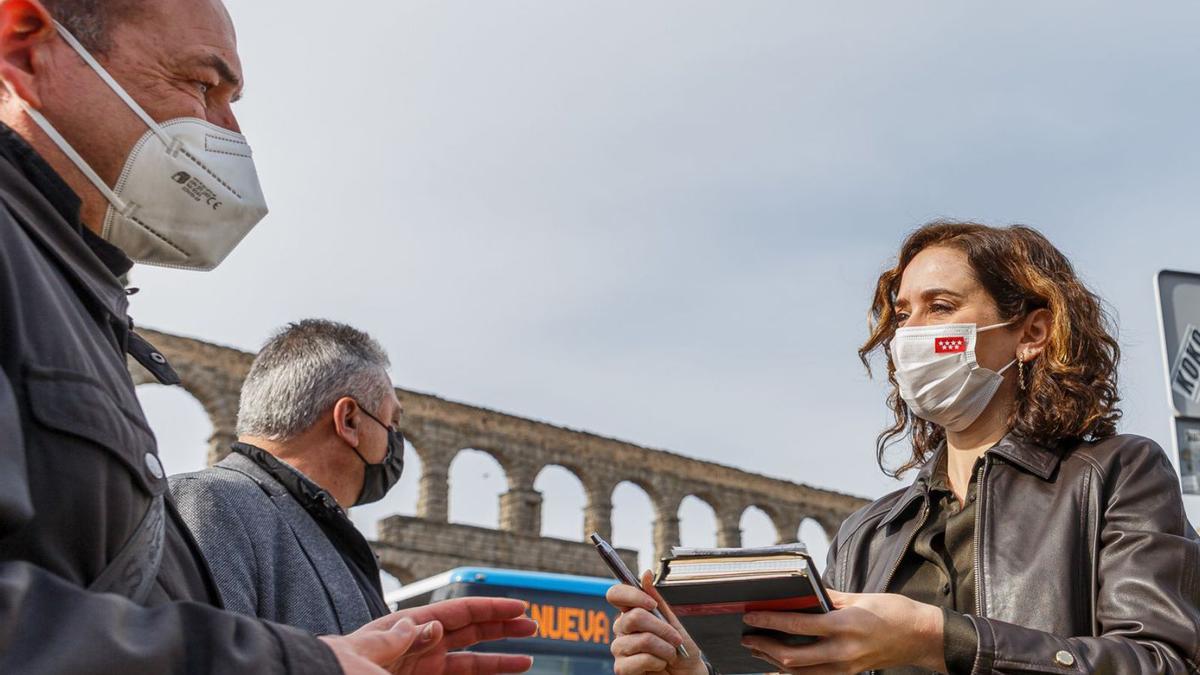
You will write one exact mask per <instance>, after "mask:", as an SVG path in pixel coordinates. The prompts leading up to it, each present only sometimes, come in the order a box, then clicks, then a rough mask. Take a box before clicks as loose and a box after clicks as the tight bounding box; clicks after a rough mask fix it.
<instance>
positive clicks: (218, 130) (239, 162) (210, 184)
mask: <svg viewBox="0 0 1200 675" xmlns="http://www.w3.org/2000/svg"><path fill="white" fill-rule="evenodd" d="M55 26H56V27H57V28H58V32H59V34H60V35H62V37H63V39H64V40H66V42H67V44H69V45H71V47H72V48H73V49H74V50H75V51H76V52H78V53H79V56H80V57H82V58H83V60H84V61H85V62H86V63H87V64H88V65H89V66H91V68H92V70H94V71H96V74H97V75H99V76H100V79H102V80H104V82H105V83H106V84H107V85H108V86H109V88H111V89H112V90H113V92H114V93H116V95H117V96H118V97H120V99H121V100H122V101H124V102H125V104H126V105H128V106H129V107H130V109H132V110H133V112H134V113H136V114H137V116H138V117H139V118H141V120H142V121H143V122H144V123H145V124H146V126H147V127H148V128H149V130H148V131H147V132H146V133H145V135H143V136H142V138H141V139H140V140H138V142H137V143H135V144H134V146H133V150H131V151H130V153H129V157H128V158H126V160H125V167H124V169H123V170H122V171H121V176H120V178H119V179H117V184H116V185H114V186H113V187H111V188H110V187H109V186H108V185H107V184H106V183H105V182H104V181H103V180H102V179H101V178H100V176H99V175H97V174H96V172H95V171H94V170H92V167H91V166H89V165H88V163H87V162H86V161H84V159H83V158H82V157H81V156H80V155H79V153H78V152H76V151H75V149H74V148H73V147H71V144H70V143H68V142H67V141H66V139H64V138H63V137H62V135H61V134H59V133H58V131H57V130H56V129H55V128H54V126H53V125H51V124H50V122H49V121H48V120H47V119H46V118H45V117H44V116H42V114H41V113H40V112H38V111H37V110H35V109H33V107H31V106H29V105H28V104H26V103H25V102H24V101H21V104H22V105H23V106H24V108H25V111H26V112H27V113H28V114H29V116H30V117H31V118H33V121H34V122H36V123H37V125H38V126H39V127H41V128H42V130H43V131H45V132H46V134H47V135H48V136H49V137H50V138H51V140H53V141H54V143H55V144H56V145H58V147H59V149H60V150H62V151H63V153H64V154H65V155H66V156H67V157H69V158H70V159H71V161H72V162H74V163H75V166H77V167H79V170H80V171H82V172H83V174H84V175H85V176H87V178H88V180H90V181H91V182H92V184H93V185H95V186H96V189H97V190H99V191H100V193H101V194H103V195H104V197H105V199H107V200H108V211H107V212H106V214H105V217H104V227H103V230H102V231H101V235H102V236H103V237H104V238H105V239H107V240H108V241H109V242H111V243H112V244H113V245H115V246H117V247H118V248H120V249H121V250H123V251H124V252H125V254H126V255H128V256H129V257H130V258H132V259H133V260H135V261H137V262H140V263H145V264H148V265H161V266H163V267H178V268H183V269H193V270H210V269H212V268H214V267H216V266H217V265H218V264H220V262H221V261H222V260H224V259H225V256H227V255H229V252H230V251H232V250H233V249H234V247H236V246H237V245H238V243H239V242H241V240H242V238H244V237H245V236H246V234H247V233H249V232H250V230H251V229H252V228H253V227H254V226H255V225H257V224H258V222H259V221H261V220H262V219H263V217H264V216H266V215H267V204H266V200H265V199H264V198H263V194H262V188H261V187H260V186H259V184H258V173H257V172H256V171H255V169H254V159H253V157H252V154H251V152H250V146H249V145H248V144H247V143H246V138H245V137H244V136H242V135H241V134H239V133H237V132H234V131H230V130H228V129H224V128H222V127H219V126H217V125H215V124H211V123H209V122H207V121H205V120H202V119H198V118H195V117H182V118H179V119H173V120H169V121H167V122H163V123H162V124H159V123H157V122H155V121H154V120H153V119H152V118H151V117H150V116H149V115H147V114H146V112H145V111H144V110H142V108H141V106H139V105H138V104H137V102H136V101H134V100H133V98H132V97H130V96H129V94H128V93H126V91H125V90H124V89H123V88H122V87H121V85H119V84H117V82H116V80H114V79H113V78H112V76H111V75H109V74H108V71H106V70H105V69H104V67H103V66H101V65H100V64H99V63H98V62H97V61H96V59H95V58H93V57H92V55H91V54H89V53H88V51H87V49H85V48H84V47H83V45H81V44H79V41H78V40H76V39H75V37H74V36H73V35H71V33H70V32H69V31H67V29H66V28H63V27H62V26H61V25H59V24H58V23H55Z"/></svg>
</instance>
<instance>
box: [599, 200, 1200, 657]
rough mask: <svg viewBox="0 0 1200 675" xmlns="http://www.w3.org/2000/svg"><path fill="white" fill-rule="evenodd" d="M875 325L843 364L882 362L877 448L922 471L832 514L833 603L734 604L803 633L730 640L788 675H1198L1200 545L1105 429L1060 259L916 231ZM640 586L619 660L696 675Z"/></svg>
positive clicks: (1109, 352)
mask: <svg viewBox="0 0 1200 675" xmlns="http://www.w3.org/2000/svg"><path fill="white" fill-rule="evenodd" d="M870 316H871V325H870V327H871V334H870V337H869V338H868V340H867V342H866V344H864V345H863V347H862V348H861V349H860V350H859V355H860V357H861V358H862V359H863V362H864V364H867V365H868V370H869V368H870V366H869V362H868V360H869V358H870V356H871V355H872V354H874V353H876V352H881V353H882V355H883V358H885V359H886V361H887V372H888V381H889V382H890V383H891V385H892V393H891V395H890V397H889V400H888V403H889V405H890V407H891V408H892V411H893V413H894V415H895V422H894V424H892V426H891V427H889V428H888V429H886V430H885V431H884V432H883V433H882V434H881V435H880V437H879V440H878V443H877V447H876V454H877V458H878V460H879V463H880V466H881V467H882V468H884V470H885V471H887V472H888V473H890V474H892V475H896V476H898V475H900V474H902V473H904V472H906V471H908V470H910V469H914V468H919V471H918V473H917V476H916V480H915V481H914V482H913V484H912V485H910V486H909V487H907V488H905V489H902V490H898V491H896V492H894V493H892V494H890V495H887V496H885V497H883V498H882V499H879V500H877V501H876V502H874V503H872V504H870V505H869V506H867V507H865V508H863V509H862V510H860V511H859V512H858V513H856V514H854V515H853V516H851V517H850V518H849V519H847V520H846V522H845V523H843V525H842V527H841V529H840V530H839V532H838V534H837V537H836V538H835V540H834V541H833V542H832V544H831V546H830V551H829V562H828V566H827V569H826V570H825V578H826V581H827V583H828V585H829V586H830V587H832V588H833V589H837V590H836V591H831V593H830V595H831V596H832V598H833V601H834V605H835V606H836V607H837V609H836V610H835V611H833V612H830V613H828V614H823V615H810V614H795V613H782V612H752V613H749V614H747V615H746V623H748V624H750V625H751V626H757V627H761V628H772V629H776V630H782V631H785V632H788V633H793V634H797V635H815V636H818V637H819V638H820V639H819V640H818V641H816V642H815V643H812V644H809V645H803V646H789V645H787V644H784V643H783V642H781V641H778V640H773V639H769V638H764V637H747V638H745V640H744V644H745V645H746V647H747V648H749V649H750V650H752V651H753V652H754V653H755V654H756V655H758V656H759V658H761V659H763V660H764V661H766V662H768V663H771V664H774V665H775V666H776V667H777V668H778V669H779V670H781V671H784V672H789V673H857V672H861V671H867V670H874V671H880V672H883V673H888V674H899V673H906V674H907V673H925V672H931V671H936V672H948V673H1092V672H1096V673H1130V674H1140V673H1196V672H1197V671H1198V669H1200V666H1198V659H1200V656H1198V654H1200V542H1198V539H1197V536H1196V533H1195V531H1194V530H1193V529H1192V528H1191V526H1190V525H1189V524H1188V523H1187V520H1186V518H1185V516H1184V509H1183V501H1182V498H1181V496H1180V490H1179V481H1178V478H1177V476H1176V475H1175V473H1174V470H1173V469H1172V468H1171V465H1170V463H1169V462H1168V460H1167V457H1166V455H1165V454H1164V453H1163V451H1162V449H1161V448H1159V447H1158V446H1157V445H1156V444H1155V443H1154V442H1153V441H1151V440H1149V439H1146V438H1143V437H1140V436H1132V435H1118V434H1117V433H1116V422H1117V420H1118V419H1119V418H1120V410H1119V409H1118V408H1117V403H1118V396H1117V385H1116V378H1117V362H1118V359H1119V355H1120V352H1119V348H1118V345H1117V342H1116V340H1115V339H1114V338H1113V336H1112V334H1111V332H1110V328H1109V321H1108V317H1107V315H1106V314H1105V312H1104V310H1103V307H1102V306H1101V302H1100V300H1099V298H1097V297H1096V295H1095V294H1093V293H1092V292H1091V291H1089V290H1088V289H1087V287H1086V286H1084V284H1083V283H1082V282H1081V281H1080V280H1079V278H1078V277H1077V276H1076V274H1075V271H1074V269H1073V268H1072V266H1071V264H1070V262H1069V261H1068V260H1067V259H1066V257H1065V256H1063V254H1062V253H1061V252H1059V251H1058V249H1056V248H1055V247H1054V246H1053V245H1052V244H1051V243H1050V242H1049V241H1047V240H1046V238H1045V237H1043V236H1042V235H1041V234H1040V233H1038V232H1037V231H1035V230H1033V229H1031V228H1028V227H1020V226H1015V227H1008V228H992V227H987V226H983V225H978V224H974V223H957V222H935V223H931V224H929V225H926V226H924V227H922V228H920V229H918V230H917V231H916V232H914V233H912V234H911V235H910V236H909V237H908V238H907V239H906V240H905V242H904V243H903V245H902V246H901V248H900V255H899V257H898V260H897V264H896V266H895V267H894V268H893V269H891V270H888V271H886V272H884V273H883V274H882V275H881V276H880V278H879V282H878V285H877V287H876V291H875V297H874V301H873V303H872V306H871V312H870ZM902 439H908V441H909V442H910V443H911V454H910V455H909V456H908V457H907V459H906V460H905V461H904V462H903V463H902V464H901V465H900V467H899V468H898V469H897V470H895V471H888V470H887V468H886V467H884V453H885V450H886V449H887V447H889V445H891V444H892V443H893V442H894V441H898V440H902ZM646 582H647V583H646V585H645V589H644V590H645V592H643V591H639V590H638V589H635V588H632V587H629V586H617V587H614V589H613V590H612V591H611V592H610V594H609V598H610V600H611V601H612V602H613V604H615V605H617V606H618V607H620V608H621V609H622V610H623V612H622V615H621V617H620V618H619V619H618V620H617V621H616V623H615V624H614V629H615V631H616V633H617V634H618V637H617V638H616V639H615V640H614V641H613V643H612V651H613V653H614V654H615V655H616V657H617V662H616V672H617V673H620V674H621V675H628V674H631V673H643V672H666V673H671V674H673V675H674V674H683V673H688V674H689V675H690V674H693V673H696V674H702V673H705V672H707V670H708V669H707V667H706V665H705V664H704V662H703V661H702V659H701V658H700V657H699V656H697V654H698V650H697V648H696V646H695V644H694V643H693V642H692V641H691V639H690V638H688V636H687V634H686V632H685V631H684V630H683V628H682V627H681V626H680V625H679V623H678V622H677V621H675V620H674V617H673V616H672V615H671V614H670V612H669V611H668V612H667V613H666V614H667V616H668V617H669V620H668V622H663V621H659V620H657V619H655V618H654V617H653V615H652V614H651V613H649V612H647V611H646V609H647V608H651V607H652V606H655V605H662V604H663V603H662V600H661V598H659V597H658V596H657V594H655V593H654V591H653V588H652V587H650V586H649V583H648V578H647V579H646ZM666 609H669V608H666ZM680 643H682V644H685V645H686V646H687V647H688V651H689V653H690V654H692V655H693V656H691V657H689V658H687V659H683V658H678V657H676V656H675V652H674V645H676V644H680Z"/></svg>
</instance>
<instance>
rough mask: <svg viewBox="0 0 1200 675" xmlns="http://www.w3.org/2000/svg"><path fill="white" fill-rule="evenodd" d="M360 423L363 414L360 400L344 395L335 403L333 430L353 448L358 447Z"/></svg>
mask: <svg viewBox="0 0 1200 675" xmlns="http://www.w3.org/2000/svg"><path fill="white" fill-rule="evenodd" d="M360 424H362V414H361V411H359V409H358V401H355V400H354V399H353V398H350V397H349V396H343V397H341V398H339V399H338V400H337V403H334V404H333V430H334V432H335V433H336V434H337V435H338V436H340V437H341V439H342V440H343V441H345V442H346V444H347V445H349V446H350V447H352V448H357V447H358V443H359V425H360Z"/></svg>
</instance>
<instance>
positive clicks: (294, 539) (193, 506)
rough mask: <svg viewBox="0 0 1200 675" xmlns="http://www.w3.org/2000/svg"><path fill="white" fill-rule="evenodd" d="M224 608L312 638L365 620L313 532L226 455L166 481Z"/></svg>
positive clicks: (255, 469) (283, 494) (249, 466)
mask: <svg viewBox="0 0 1200 675" xmlns="http://www.w3.org/2000/svg"><path fill="white" fill-rule="evenodd" d="M171 492H172V493H173V494H174V496H175V500H176V502H177V503H178V505H179V512H180V514H181V515H182V516H183V520H184V521H185V522H186V523H187V525H188V527H189V528H191V530H192V533H193V534H194V535H195V537H196V541H198V542H199V543H200V548H201V550H202V551H203V553H204V557H205V558H207V559H208V564H209V566H210V567H212V572H213V577H215V578H216V580H217V586H218V587H219V588H220V589H221V597H222V598H223V599H224V601H225V607H226V608H228V609H230V610H232V611H234V612H240V613H242V614H249V615H252V616H257V617H260V618H263V619H268V620H270V621H275V622H278V623H284V624H288V625H291V626H297V627H299V628H303V629H305V630H307V631H310V632H312V633H315V634H317V635H331V634H338V635H341V634H345V633H349V632H351V631H353V630H355V629H356V628H358V627H359V626H362V625H363V624H365V623H367V622H369V621H370V620H371V612H370V610H369V609H368V607H367V603H366V600H364V599H363V596H362V592H361V591H360V590H359V587H358V584H356V583H355V581H354V577H353V576H352V574H351V572H350V570H349V569H348V568H347V567H346V563H345V561H343V560H342V557H341V555H340V554H339V553H338V552H337V550H336V549H334V547H333V544H332V543H331V542H330V541H329V538H328V537H326V536H325V533H324V532H323V531H321V527H320V526H319V525H317V522H316V521H315V520H313V519H312V516H310V515H309V514H308V512H307V511H305V510H304V507H302V506H301V505H300V503H299V502H297V501H296V500H295V499H294V498H293V497H292V496H291V494H290V493H289V492H288V491H287V490H286V489H285V488H284V487H283V485H281V484H280V483H279V481H277V480H275V479H274V478H272V477H271V475H270V474H269V473H267V472H266V471H264V470H263V469H262V468H261V467H259V466H258V465H257V464H255V463H254V462H253V461H251V460H250V459H248V458H247V457H245V456H243V455H240V454H238V453H236V452H235V453H233V454H231V455H229V457H226V458H225V459H224V460H222V461H221V462H220V463H219V464H217V465H216V466H214V467H212V468H209V469H205V470H203V471H197V472H195V473H187V474H180V475H177V476H172V477H171Z"/></svg>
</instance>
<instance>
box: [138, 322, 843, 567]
mask: <svg viewBox="0 0 1200 675" xmlns="http://www.w3.org/2000/svg"><path fill="white" fill-rule="evenodd" d="M142 332H143V333H144V334H145V335H146V337H147V339H149V340H150V341H151V342H152V343H154V345H155V346H157V347H158V348H159V349H161V350H162V352H163V354H164V355H165V356H166V357H167V359H169V360H170V362H171V363H172V365H174V366H175V369H176V370H177V371H179V374H180V376H181V378H182V379H183V387H184V389H186V390H187V391H188V392H190V393H191V394H192V395H193V396H195V397H196V399H197V400H198V401H199V402H200V404H201V405H202V406H203V408H204V410H205V411H206V412H207V414H208V416H209V418H210V419H211V421H212V424H213V434H212V436H211V437H210V438H209V451H208V461H209V463H213V462H216V461H219V460H220V459H221V458H223V457H224V456H225V455H226V454H228V452H229V444H230V443H231V442H233V440H235V437H236V434H235V425H236V419H237V402H238V392H239V390H240V388H241V383H242V380H243V379H245V376H246V372H247V371H248V370H249V368H250V362H251V360H252V359H253V358H254V355H253V354H250V353H247V352H243V351H240V350H237V349H231V348H228V347H220V346H217V345H213V344H210V343H207V342H203V341H200V340H194V339H191V338H185V337H180V336H176V335H169V334H166V333H159V332H154V331H148V330H147V331H142ZM130 368H131V372H133V374H134V379H135V381H137V382H138V383H139V384H144V383H150V382H152V381H153V380H152V378H151V377H150V375H149V374H148V373H146V372H145V371H143V370H142V369H141V367H140V366H136V365H133V364H132V362H131V366H130ZM396 393H397V395H398V396H399V397H400V401H401V403H402V404H403V406H404V429H403V431H404V435H405V436H406V437H407V438H408V439H409V440H410V441H411V442H412V445H413V448H414V449H415V450H416V452H417V455H418V456H419V457H420V460H421V482H420V499H419V501H418V506H417V510H418V512H417V516H416V517H407V516H391V517H388V518H385V519H384V520H382V521H380V523H379V526H378V541H376V542H373V543H374V544H375V546H376V550H377V552H378V553H379V556H380V558H381V560H382V561H383V565H384V568H385V569H386V570H387V571H388V572H390V573H391V574H393V575H395V576H396V577H397V578H399V579H400V580H401V581H402V582H408V581H411V580H413V579H419V578H422V577H425V576H429V575H432V574H436V573H438V572H441V571H444V570H446V569H450V568H451V567H455V566H458V565H467V564H471V565H480V564H485V565H494V566H501V567H517V568H523V569H537V570H543V571H547V572H569V573H583V574H596V575H606V574H607V571H606V570H605V568H604V567H603V566H602V565H601V564H600V562H599V558H598V557H597V556H596V554H595V552H594V551H593V549H592V547H591V546H590V545H589V544H585V543H583V541H582V540H583V539H585V538H586V535H587V534H590V533H591V532H599V533H601V534H602V535H604V536H606V537H611V535H612V494H613V490H614V489H616V487H617V485H618V484H620V483H622V482H624V481H628V482H631V483H634V484H635V485H637V486H639V487H640V488H642V489H643V490H645V491H646V494H647V495H649V496H650V499H651V501H652V502H653V503H654V509H655V514H654V547H655V552H656V555H661V554H662V553H663V552H664V551H666V550H667V549H669V548H670V546H672V545H675V544H677V543H678V541H679V516H678V514H679V506H680V503H681V502H682V501H683V500H684V499H685V498H686V497H687V496H689V495H693V496H695V497H698V498H699V499H701V500H703V501H704V502H706V503H707V504H708V505H709V506H711V507H712V509H713V511H714V513H716V516H717V527H718V530H717V543H718V545H721V546H737V545H739V544H740V543H741V530H740V523H741V519H742V514H743V513H744V512H745V511H746V509H748V508H750V507H758V508H759V509H762V510H763V511H764V512H765V513H766V514H767V515H768V516H769V517H770V518H771V520H772V521H773V522H774V524H775V528H776V532H777V536H778V540H779V541H781V542H785V541H794V540H795V537H796V533H797V531H798V530H799V528H800V524H801V522H802V521H803V520H804V519H805V518H812V519H813V520H815V521H816V522H817V523H819V524H820V525H821V527H822V528H823V529H824V530H825V532H826V534H827V535H829V536H830V537H832V536H833V534H834V533H835V532H836V531H837V527H838V525H839V524H840V523H841V521H842V520H843V519H844V518H845V517H846V516H848V515H849V514H850V513H852V512H853V511H854V510H855V509H857V508H859V507H860V506H862V505H863V504H865V503H866V502H865V500H862V499H860V498H857V497H852V496H850V495H845V494H841V493H838V492H833V491H830V490H822V489H819V488H814V487H810V486H807V485H801V484H797V483H791V482H789V481H785V480H779V479H776V478H770V477H767V476H763V475H760V474H755V473H750V472H747V471H741V470H739V469H734V468H731V467H727V466H722V465H720V464H715V463H712V462H703V461H700V460H695V459H689V458H687V457H683V456H681V455H677V454H674V453H671V452H666V451H663V450H652V449H648V448H643V447H640V446H637V445H634V444H632V443H625V442H622V441H618V440H614V439H611V438H604V437H602V436H597V435H595V434H591V433H587V432H582V431H574V430H571V429H566V428H563V427H558V426H554V425H552V424H547V423H545V422H538V421H534V420H529V419H525V418H521V417H516V416H514V415H508V414H505V413H500V412H495V411H492V410H487V409H484V408H478V407H475V406H470V405H466V404H462V403H455V402H452V401H446V400H444V399H441V398H438V397H436V396H431V395H429V394H422V393H418V392H413V391H407V390H404V389H397V390H396ZM465 449H474V450H480V451H483V452H486V453H488V454H489V455H491V456H492V457H494V458H495V459H496V461H497V462H498V463H499V464H500V466H501V467H502V468H503V469H504V472H505V474H506V476H507V480H508V491H507V492H505V493H504V494H503V495H501V497H500V529H499V530H492V529H489V528H480V527H472V526H468V525H458V524H452V523H448V522H447V516H448V511H449V473H450V464H451V462H452V461H453V460H454V458H455V456H456V455H457V454H458V453H459V452H460V451H462V450H465ZM551 465H558V466H561V467H563V468H565V469H566V470H568V471H570V472H571V473H572V474H574V475H575V476H576V477H577V478H578V479H579V481H580V483H581V484H582V485H583V486H584V491H585V492H586V495H587V506H586V507H585V510H584V518H583V521H584V525H583V531H582V532H581V533H580V539H581V540H580V541H567V540H562V539H555V538H551V537H541V536H539V533H540V532H541V519H542V496H541V493H539V492H538V491H537V490H535V489H534V481H535V480H536V479H537V476H538V474H539V473H540V472H541V470H542V469H543V468H545V467H547V466H551ZM622 556H623V557H624V558H626V560H627V561H628V562H630V563H631V566H634V567H635V569H636V552H635V551H631V550H627V549H623V550H622Z"/></svg>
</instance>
